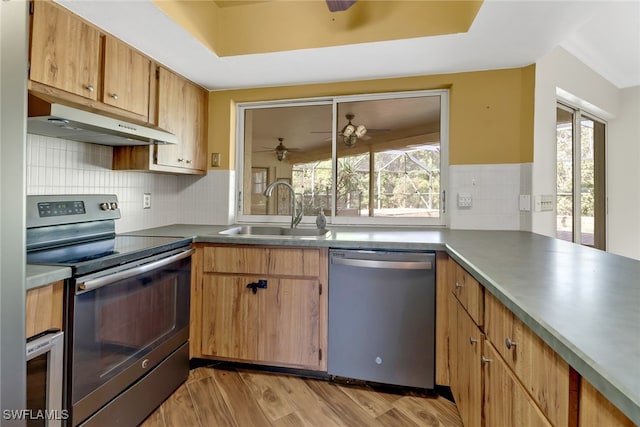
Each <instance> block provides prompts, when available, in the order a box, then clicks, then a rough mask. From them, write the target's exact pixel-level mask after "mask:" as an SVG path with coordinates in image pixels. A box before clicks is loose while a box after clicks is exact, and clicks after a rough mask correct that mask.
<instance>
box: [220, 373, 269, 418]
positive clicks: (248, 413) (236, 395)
mask: <svg viewBox="0 0 640 427" xmlns="http://www.w3.org/2000/svg"><path fill="white" fill-rule="evenodd" d="M213 378H215V381H216V384H217V385H218V387H219V388H220V391H221V392H222V396H223V398H224V401H225V402H226V404H227V406H228V407H229V411H230V413H231V416H232V417H233V418H234V419H235V420H236V423H237V424H238V426H240V427H244V426H252V427H263V426H271V423H270V422H269V420H268V419H267V417H266V416H265V414H264V413H263V412H262V409H261V408H260V405H258V403H257V402H256V401H255V399H254V396H253V394H252V393H251V390H250V389H249V387H247V385H246V384H245V383H244V381H242V378H240V375H239V374H238V372H236V371H226V370H215V371H214V373H213Z"/></svg>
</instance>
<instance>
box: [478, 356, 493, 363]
mask: <svg viewBox="0 0 640 427" xmlns="http://www.w3.org/2000/svg"><path fill="white" fill-rule="evenodd" d="M480 361H481V362H482V364H487V363H491V359H487V358H486V357H485V356H484V355H482V356H481V357H480Z"/></svg>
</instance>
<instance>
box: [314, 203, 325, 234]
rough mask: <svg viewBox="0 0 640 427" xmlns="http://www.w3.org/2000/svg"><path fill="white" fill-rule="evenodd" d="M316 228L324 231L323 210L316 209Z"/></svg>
mask: <svg viewBox="0 0 640 427" xmlns="http://www.w3.org/2000/svg"><path fill="white" fill-rule="evenodd" d="M316 226H317V227H318V229H319V230H324V229H325V228H327V217H326V216H324V210H323V209H322V208H318V216H317V217H316Z"/></svg>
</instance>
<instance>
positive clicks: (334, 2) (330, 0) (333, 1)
mask: <svg viewBox="0 0 640 427" xmlns="http://www.w3.org/2000/svg"><path fill="white" fill-rule="evenodd" d="M325 1H326V2H327V7H328V8H329V10H330V11H331V12H343V11H345V10H347V9H349V8H350V7H351V6H353V4H354V3H355V2H356V1H357V0H325Z"/></svg>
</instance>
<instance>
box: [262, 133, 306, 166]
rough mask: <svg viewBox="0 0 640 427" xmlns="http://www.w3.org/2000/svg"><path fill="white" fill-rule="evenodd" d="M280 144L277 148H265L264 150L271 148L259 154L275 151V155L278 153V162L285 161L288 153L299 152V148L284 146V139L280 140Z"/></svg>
mask: <svg viewBox="0 0 640 427" xmlns="http://www.w3.org/2000/svg"><path fill="white" fill-rule="evenodd" d="M278 141H279V144H278V145H277V146H276V148H269V147H264V148H269V149H268V150H262V151H259V152H267V151H273V152H274V153H276V157H277V158H278V161H283V160H284V159H285V158H286V157H287V153H288V152H290V151H297V150H298V148H288V147H286V146H285V145H284V138H278Z"/></svg>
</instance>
